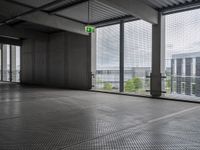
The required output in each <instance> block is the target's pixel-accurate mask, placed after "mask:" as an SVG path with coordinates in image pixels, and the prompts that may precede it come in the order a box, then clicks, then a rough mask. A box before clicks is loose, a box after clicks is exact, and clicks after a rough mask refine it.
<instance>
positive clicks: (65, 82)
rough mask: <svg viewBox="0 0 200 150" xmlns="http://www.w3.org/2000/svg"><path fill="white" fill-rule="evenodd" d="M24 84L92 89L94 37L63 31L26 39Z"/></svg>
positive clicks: (23, 69) (22, 61)
mask: <svg viewBox="0 0 200 150" xmlns="http://www.w3.org/2000/svg"><path fill="white" fill-rule="evenodd" d="M21 55H22V56H21V59H22V60H21V83H23V84H35V85H44V86H51V87H61V88H69V89H80V90H88V89H90V88H91V46H90V37H89V36H85V35H79V34H75V33H70V32H59V33H53V34H51V35H49V37H48V38H44V37H41V38H40V37H38V39H27V40H24V41H23V45H22V53H21Z"/></svg>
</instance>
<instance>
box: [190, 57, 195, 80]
mask: <svg viewBox="0 0 200 150" xmlns="http://www.w3.org/2000/svg"><path fill="white" fill-rule="evenodd" d="M191 73H192V76H196V58H193V59H192V67H191Z"/></svg>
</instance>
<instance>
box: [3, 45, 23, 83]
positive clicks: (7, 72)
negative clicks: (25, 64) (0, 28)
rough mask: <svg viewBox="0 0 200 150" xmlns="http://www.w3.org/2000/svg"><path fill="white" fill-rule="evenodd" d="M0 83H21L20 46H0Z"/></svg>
mask: <svg viewBox="0 0 200 150" xmlns="http://www.w3.org/2000/svg"><path fill="white" fill-rule="evenodd" d="M0 81H1V82H20V46H15V45H9V44H0Z"/></svg>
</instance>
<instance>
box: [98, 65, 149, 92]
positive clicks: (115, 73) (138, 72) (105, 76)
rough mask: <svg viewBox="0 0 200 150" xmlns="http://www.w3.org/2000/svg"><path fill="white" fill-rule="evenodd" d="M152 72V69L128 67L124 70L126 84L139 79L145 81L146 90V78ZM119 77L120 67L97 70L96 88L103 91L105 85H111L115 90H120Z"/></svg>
mask: <svg viewBox="0 0 200 150" xmlns="http://www.w3.org/2000/svg"><path fill="white" fill-rule="evenodd" d="M150 72H151V68H150V67H126V68H125V70H124V82H127V81H128V80H130V79H132V78H134V77H138V78H140V79H141V80H142V81H143V83H144V88H145V81H146V76H149V75H150ZM119 76H120V71H119V68H118V67H106V68H102V69H101V70H97V71H96V84H95V87H96V88H97V89H102V88H103V87H104V84H105V83H111V84H112V86H113V88H114V89H119V82H120V81H119Z"/></svg>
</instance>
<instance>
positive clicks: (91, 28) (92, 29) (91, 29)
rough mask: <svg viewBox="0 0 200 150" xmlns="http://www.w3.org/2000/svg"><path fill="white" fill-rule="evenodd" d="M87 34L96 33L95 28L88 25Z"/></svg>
mask: <svg viewBox="0 0 200 150" xmlns="http://www.w3.org/2000/svg"><path fill="white" fill-rule="evenodd" d="M85 32H87V33H94V32H95V27H94V26H91V25H88V26H86V27H85Z"/></svg>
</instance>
